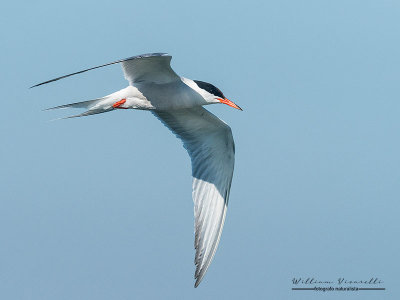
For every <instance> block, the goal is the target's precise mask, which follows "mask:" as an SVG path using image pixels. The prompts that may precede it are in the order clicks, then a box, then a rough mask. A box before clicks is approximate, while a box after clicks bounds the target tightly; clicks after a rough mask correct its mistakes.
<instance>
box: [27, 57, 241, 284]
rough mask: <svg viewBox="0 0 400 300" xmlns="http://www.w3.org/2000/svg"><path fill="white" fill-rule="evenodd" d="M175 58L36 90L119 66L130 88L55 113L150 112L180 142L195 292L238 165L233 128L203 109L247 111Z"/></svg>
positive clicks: (137, 62)
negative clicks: (188, 177) (186, 170)
mask: <svg viewBox="0 0 400 300" xmlns="http://www.w3.org/2000/svg"><path fill="white" fill-rule="evenodd" d="M171 59H172V57H171V56H170V55H168V54H166V53H149V54H143V55H138V56H133V57H129V58H126V59H121V60H117V61H114V62H111V63H107V64H103V65H100V66H97V67H93V68H89V69H85V70H82V71H79V72H75V73H72V74H68V75H64V76H60V77H57V78H54V79H51V80H48V81H45V82H42V83H39V84H36V85H34V86H32V87H37V86H40V85H43V84H47V83H50V82H54V81H57V80H60V79H63V78H66V77H69V76H72V75H76V74H80V73H84V72H87V71H90V70H94V69H98V68H101V67H105V66H108V65H112V64H118V63H120V64H121V65H122V69H123V72H124V75H125V78H126V79H127V80H128V82H129V86H128V87H126V88H124V89H122V90H120V91H117V92H115V93H112V94H110V95H108V96H105V97H101V98H97V99H94V100H88V101H83V102H77V103H71V104H65V105H61V106H56V107H52V108H48V110H51V109H60V108H86V109H87V111H85V112H83V113H81V114H78V115H74V116H70V117H66V118H74V117H83V116H89V115H94V114H99V113H104V112H109V111H112V110H117V109H140V110H149V111H150V112H152V113H153V115H154V116H156V117H157V118H158V119H159V120H160V121H161V122H162V123H163V124H164V125H165V126H166V127H167V128H169V129H170V130H171V131H172V132H173V133H174V134H175V135H176V136H177V137H178V138H179V139H181V140H182V142H183V146H184V147H185V149H186V150H187V152H188V153H189V156H190V158H191V163H192V176H193V182H192V189H193V190H192V197H193V202H194V218H195V222H194V227H195V242H194V246H195V249H196V254H195V265H196V271H195V275H194V277H195V280H196V281H195V285H194V286H195V287H197V286H198V285H199V284H200V282H201V280H202V279H203V277H204V275H205V273H206V272H207V269H208V267H209V266H210V264H211V261H212V259H213V257H214V254H215V251H216V250H217V247H218V244H219V240H220V237H221V232H222V228H223V225H224V221H225V215H226V210H227V205H228V199H229V192H230V188H231V182H232V175H233V169H234V163H235V144H234V141H233V137H232V131H231V128H230V127H229V126H228V125H227V124H226V123H225V122H223V121H222V120H220V119H219V118H217V117H216V116H215V115H213V114H212V113H210V112H209V111H208V110H206V109H204V108H203V106H204V105H208V104H216V103H223V104H227V105H229V106H231V107H233V108H236V109H239V110H242V109H241V108H240V107H239V106H238V105H236V104H235V103H233V102H232V101H230V100H228V99H227V98H226V97H225V96H224V94H223V93H222V92H221V90H220V89H218V88H217V87H215V86H214V85H212V84H210V83H207V82H204V81H199V80H191V79H187V78H184V77H180V76H178V75H177V74H176V73H175V72H174V71H173V70H172V68H171Z"/></svg>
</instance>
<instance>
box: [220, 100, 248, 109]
mask: <svg viewBox="0 0 400 300" xmlns="http://www.w3.org/2000/svg"><path fill="white" fill-rule="evenodd" d="M218 100H219V102H221V103H223V104H226V105H229V106H231V107H233V108H236V109H240V110H243V109H241V108H240V106H239V105H236V104H235V103H233V102H232V101H231V100H228V99H226V98H225V99H222V98H218Z"/></svg>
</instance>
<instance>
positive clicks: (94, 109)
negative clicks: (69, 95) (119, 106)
mask: <svg viewBox="0 0 400 300" xmlns="http://www.w3.org/2000/svg"><path fill="white" fill-rule="evenodd" d="M107 98H108V97H103V98H97V99H94V100H87V101H82V102H75V103H70V104H64V105H60V106H55V107H50V108H47V109H45V110H53V109H65V108H86V109H88V110H87V111H85V112H83V113H81V114H77V115H73V116H69V117H64V118H59V119H56V120H60V119H69V118H77V117H84V116H90V115H95V114H101V113H104V112H108V111H111V110H113V109H114V107H113V106H112V105H104V104H105V103H104V102H107V101H105V100H107Z"/></svg>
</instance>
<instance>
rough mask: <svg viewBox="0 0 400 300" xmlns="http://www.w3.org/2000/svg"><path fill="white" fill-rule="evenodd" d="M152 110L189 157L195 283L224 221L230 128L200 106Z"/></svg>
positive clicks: (231, 145)
mask: <svg viewBox="0 0 400 300" xmlns="http://www.w3.org/2000/svg"><path fill="white" fill-rule="evenodd" d="M152 113H153V114H154V115H155V116H156V117H157V118H159V119H160V120H161V121H162V122H163V123H164V125H165V126H167V127H168V128H169V129H170V130H171V131H172V132H173V133H175V135H176V136H177V137H178V138H180V139H181V140H182V142H183V145H184V147H185V148H186V150H187V151H188V153H189V155H190V158H191V161H192V175H193V201H194V217H195V244H194V245H195V249H196V256H195V264H196V272H195V278H196V283H195V287H197V286H198V285H199V283H200V282H201V280H202V279H203V277H204V275H205V273H206V271H207V269H208V267H209V265H210V263H211V261H212V259H213V257H214V254H215V251H216V250H217V247H218V243H219V239H220V237H221V232H222V228H223V225H224V221H225V214H226V209H227V205H228V198H229V191H230V187H231V182H232V175H233V168H234V162H235V145H234V142H233V137H232V131H231V129H230V127H229V126H228V125H227V124H226V123H224V122H223V121H221V120H220V119H218V118H217V117H216V116H214V115H213V114H212V113H210V112H209V111H207V110H206V109H204V108H203V107H197V108H189V109H182V110H175V111H153V112H152Z"/></svg>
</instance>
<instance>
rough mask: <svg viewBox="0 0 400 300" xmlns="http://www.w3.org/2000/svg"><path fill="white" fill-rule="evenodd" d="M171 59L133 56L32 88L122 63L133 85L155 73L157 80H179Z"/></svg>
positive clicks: (148, 55)
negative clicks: (172, 67) (173, 78)
mask: <svg viewBox="0 0 400 300" xmlns="http://www.w3.org/2000/svg"><path fill="white" fill-rule="evenodd" d="M171 58H172V57H171V56H170V55H168V54H166V53H148V54H142V55H137V56H132V57H128V58H124V59H120V60H116V61H113V62H110V63H107V64H103V65H100V66H96V67H92V68H88V69H85V70H82V71H78V72H74V73H71V74H67V75H63V76H60V77H57V78H54V79H50V80H47V81H44V82H41V83H38V84H35V85H33V86H31V88H33V87H37V86H40V85H43V84H47V83H50V82H53V81H57V80H60V79H64V78H67V77H70V76H73V75H77V74H81V73H84V72H87V71H91V70H94V69H99V68H102V67H106V66H109V65H113V64H118V63H122V68H123V70H124V73H125V78H126V79H127V80H128V81H129V82H130V84H132V82H135V81H136V80H142V79H144V78H145V79H146V80H149V81H151V78H152V75H151V74H152V72H153V75H154V78H155V79H156V80H163V81H165V80H166V78H169V79H171V78H172V77H174V76H176V77H178V78H179V76H178V75H176V74H175V72H174V71H173V70H172V69H171V66H170V61H171ZM140 61H141V62H140ZM139 62H140V63H139ZM135 67H137V69H136V70H135ZM154 72H155V74H154ZM160 74H164V77H163V75H160Z"/></svg>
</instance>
